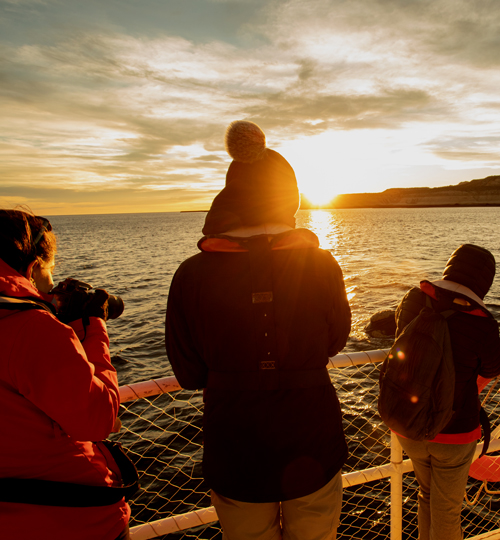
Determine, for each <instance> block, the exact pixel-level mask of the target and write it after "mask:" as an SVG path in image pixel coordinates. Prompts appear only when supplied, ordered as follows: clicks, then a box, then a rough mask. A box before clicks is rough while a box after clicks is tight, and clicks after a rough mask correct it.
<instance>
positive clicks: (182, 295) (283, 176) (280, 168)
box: [166, 121, 351, 540]
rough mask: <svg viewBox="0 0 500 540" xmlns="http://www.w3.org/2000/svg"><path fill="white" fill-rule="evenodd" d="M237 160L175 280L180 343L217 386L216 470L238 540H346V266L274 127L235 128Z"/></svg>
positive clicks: (180, 372) (214, 485)
mask: <svg viewBox="0 0 500 540" xmlns="http://www.w3.org/2000/svg"><path fill="white" fill-rule="evenodd" d="M226 147H227V149H228V152H229V153H230V155H231V157H232V158H233V162H232V163H231V165H230V166H229V170H228V172H227V176H226V186H225V188H224V189H223V190H222V191H221V192H220V193H219V194H218V195H217V197H216V198H215V199H214V201H213V203H212V206H211V209H210V211H209V213H208V214H207V217H206V220H205V226H204V228H203V233H204V234H205V236H204V237H203V238H202V239H201V240H200V241H199V243H198V247H199V248H200V250H201V253H198V254H197V255H195V256H193V257H191V258H189V259H187V260H186V261H184V262H183V263H182V264H181V265H180V267H179V268H178V270H177V271H176V273H175V276H174V278H173V281H172V285H171V287H170V292H169V297H168V304H167V313H166V350H167V354H168V359H169V361H170V364H171V365H172V368H173V371H174V373H175V375H176V377H177V379H178V381H179V383H180V384H181V385H182V386H183V387H184V388H188V389H198V388H200V389H201V388H203V389H204V391H203V396H204V405H205V408H204V418H203V438H204V454H203V473H204V478H205V480H206V482H207V484H208V485H209V487H210V488H211V490H212V492H211V496H212V503H213V505H214V506H215V509H216V510H217V515H218V517H219V521H220V523H221V525H222V529H223V537H224V539H226V540H257V539H261V540H268V539H274V538H283V539H284V540H293V539H300V540H333V539H334V538H335V537H336V532H337V526H338V523H339V516H340V510H341V505H342V478H341V468H342V466H343V464H344V462H345V460H346V458H347V453H348V450H347V444H346V441H345V437H344V433H343V429H342V414H341V410H340V405H339V401H338V398H337V395H336V392H335V388H334V387H333V385H332V381H331V379H330V375H329V373H328V370H327V367H326V366H327V365H328V358H329V356H333V355H335V354H337V353H338V352H339V351H340V350H341V349H342V348H343V347H344V346H345V344H346V341H347V338H348V336H349V331H350V326H351V312H350V308H349V304H348V301H347V297H346V291H345V286H344V280H343V276H342V270H341V268H340V266H339V264H338V263H337V261H336V260H335V258H334V257H333V256H332V254H331V253H330V252H329V251H326V250H323V249H320V248H319V241H318V238H317V237H316V235H315V234H314V233H313V232H312V231H309V230H306V229H296V228H295V213H296V212H297V210H298V207H299V192H298V188H297V181H296V179H295V174H294V172H293V169H292V167H291V166H290V165H289V163H288V162H287V161H286V160H285V159H284V158H283V157H282V156H281V155H280V154H278V153H277V152H274V151H273V150H271V149H269V148H266V144H265V136H264V133H263V132H262V131H261V129H260V128H259V127H258V126H257V125H256V124H253V123H251V122H246V121H238V122H235V123H233V124H231V125H230V127H229V129H228V131H227V133H226Z"/></svg>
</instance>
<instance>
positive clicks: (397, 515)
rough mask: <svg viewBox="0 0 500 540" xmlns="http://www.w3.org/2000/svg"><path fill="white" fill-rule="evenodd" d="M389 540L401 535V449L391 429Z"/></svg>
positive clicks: (396, 539)
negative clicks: (391, 468) (391, 471)
mask: <svg viewBox="0 0 500 540" xmlns="http://www.w3.org/2000/svg"><path fill="white" fill-rule="evenodd" d="M391 465H392V467H393V473H392V474H391V540H401V539H402V537H403V449H402V448H401V445H400V444H399V441H398V438H397V436H396V434H395V433H392V431H391Z"/></svg>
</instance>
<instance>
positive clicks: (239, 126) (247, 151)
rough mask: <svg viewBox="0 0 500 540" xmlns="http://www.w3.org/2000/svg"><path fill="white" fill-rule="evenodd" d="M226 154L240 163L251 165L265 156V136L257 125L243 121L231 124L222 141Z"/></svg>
mask: <svg viewBox="0 0 500 540" xmlns="http://www.w3.org/2000/svg"><path fill="white" fill-rule="evenodd" d="M224 142H225V145H226V151H227V153H228V154H229V155H230V156H231V157H232V158H233V159H234V161H240V162H241V163H253V162H254V161H258V160H259V159H262V158H263V157H264V156H265V153H266V136H265V135H264V132H263V131H262V130H261V129H260V127H259V126H258V125H257V124H254V123H253V122H247V121H245V120H236V121H235V122H231V123H230V124H229V126H228V128H227V129H226V136H225V139H224Z"/></svg>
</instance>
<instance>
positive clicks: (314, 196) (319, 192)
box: [299, 179, 338, 206]
mask: <svg viewBox="0 0 500 540" xmlns="http://www.w3.org/2000/svg"><path fill="white" fill-rule="evenodd" d="M332 184H333V182H327V181H326V180H324V181H320V180H317V179H316V181H314V182H310V181H309V182H307V181H304V182H300V183H299V189H300V192H301V193H302V194H303V195H304V197H305V198H306V199H307V200H308V201H309V202H310V203H311V204H313V205H315V206H324V205H328V204H329V203H331V202H332V200H333V199H334V198H335V197H336V196H337V195H338V192H337V191H336V190H335V186H334V185H332Z"/></svg>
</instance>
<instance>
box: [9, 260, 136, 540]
mask: <svg viewBox="0 0 500 540" xmlns="http://www.w3.org/2000/svg"><path fill="white" fill-rule="evenodd" d="M0 294H1V295H5V296H14V297H18V298H23V297H27V296H30V297H38V298H43V297H44V295H43V294H41V293H39V292H38V291H37V290H36V289H35V288H34V287H32V286H31V284H30V283H29V281H28V280H27V279H25V278H24V277H23V276H21V275H20V274H19V273H18V272H16V271H15V270H13V269H12V268H11V267H10V266H8V265H7V264H6V263H5V262H4V261H2V260H1V259H0ZM45 299H46V298H45ZM71 326H72V327H70V326H67V325H65V324H62V323H61V322H59V321H58V320H57V319H56V318H55V317H54V316H53V315H51V314H50V313H48V312H46V311H41V310H37V309H33V310H29V311H10V310H5V309H1V306H0V343H1V346H0V347H1V348H0V410H1V414H0V478H39V479H45V480H56V481H62V482H73V483H81V484H88V485H111V484H113V483H115V484H116V483H117V482H118V481H119V471H118V470H116V464H115V463H114V461H113V460H112V458H111V457H110V456H109V455H108V456H106V455H105V453H103V452H101V449H100V447H99V446H98V445H96V444H94V443H92V442H89V441H100V440H102V439H105V438H106V437H107V436H108V435H109V433H110V432H111V429H112V427H113V424H114V422H115V419H116V417H117V414H118V407H119V392H118V382H117V377H116V371H115V369H114V368H113V366H112V365H111V361H110V357H109V348H108V347H109V340H108V335H107V332H106V325H105V323H104V321H102V320H101V319H97V318H91V319H90V325H89V326H88V327H87V333H86V337H85V340H84V342H83V344H82V343H80V340H79V339H78V337H77V334H79V335H80V337H82V335H81V331H82V324H81V320H79V321H75V322H74V323H71ZM75 332H76V333H75ZM113 469H115V471H113ZM129 516H130V508H129V506H128V504H127V503H126V502H125V501H124V500H123V499H122V501H120V502H118V503H116V504H114V505H110V506H102V507H89V508H67V507H52V506H39V505H31V504H17V503H1V502H0V531H1V536H2V538H6V539H16V540H32V539H33V538H37V539H38V540H59V539H60V540H69V539H71V540H80V539H81V540H88V539H90V538H92V539H93V540H114V539H115V538H116V537H117V536H118V535H119V534H120V532H121V531H122V530H123V529H124V528H125V526H126V524H127V522H128V518H129Z"/></svg>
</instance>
